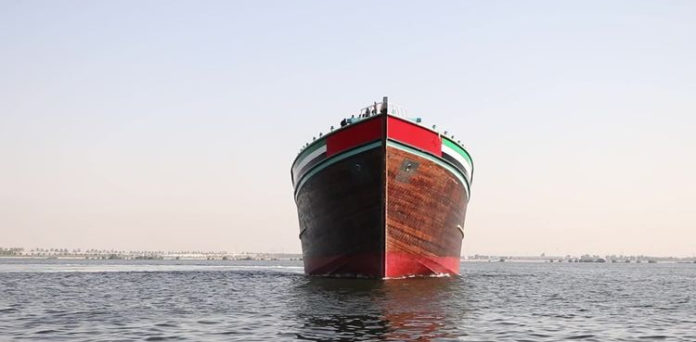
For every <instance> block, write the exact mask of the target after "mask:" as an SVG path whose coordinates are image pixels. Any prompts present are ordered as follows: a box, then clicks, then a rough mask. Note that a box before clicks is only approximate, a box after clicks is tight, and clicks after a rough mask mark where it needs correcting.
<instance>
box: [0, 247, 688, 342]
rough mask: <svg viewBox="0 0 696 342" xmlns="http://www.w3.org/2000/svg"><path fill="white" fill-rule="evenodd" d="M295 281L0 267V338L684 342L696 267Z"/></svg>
mask: <svg viewBox="0 0 696 342" xmlns="http://www.w3.org/2000/svg"><path fill="white" fill-rule="evenodd" d="M27 262H29V263H27ZM121 263H124V262H123V261H121ZM301 270H302V269H301V265H299V264H298V263H288V262H273V263H263V262H238V263H232V262H220V263H210V262H202V263H174V262H159V263H148V264H145V263H127V262H126V263H125V264H118V263H112V262H94V261H90V262H87V261H85V262H76V261H71V262H70V263H61V261H46V262H43V261H11V262H9V261H6V260H0V293H2V296H0V340H8V339H9V340H36V341H44V340H70V341H113V340H119V341H142V340H146V341H170V340H172V341H174V340H193V341H198V340H207V341H215V340H219V341H229V340H238V341H269V340H273V341H277V340H281V341H283V340H311V341H348V340H351V341H353V340H358V341H360V340H385V341H407V340H421V341H429V340H430V341H440V340H443V341H447V340H458V341H558V340H578V341H636V340H641V341H650V340H655V341H659V340H670V341H693V340H696V335H694V330H693V327H694V325H696V320H694V318H693V317H694V313H695V312H696V303H695V302H694V301H693V300H691V296H692V294H693V293H696V292H695V291H696V265H688V264H641V265H630V264H621V265H615V264H603V265H591V264H580V265H579V264H515V263H481V264H473V263H464V264H463V265H462V273H463V275H462V276H461V277H454V278H433V279H407V280H392V281H372V280H350V279H322V278H310V277H305V276H304V275H302V274H301Z"/></svg>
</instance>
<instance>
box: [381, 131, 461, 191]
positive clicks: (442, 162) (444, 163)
mask: <svg viewBox="0 0 696 342" xmlns="http://www.w3.org/2000/svg"><path fill="white" fill-rule="evenodd" d="M387 146H391V147H395V148H398V149H400V150H404V151H406V152H409V153H413V154H415V155H417V156H419V157H423V158H425V159H428V160H430V161H432V162H434V163H436V164H438V165H440V166H442V167H443V168H445V169H446V170H447V171H449V172H451V173H452V174H454V176H455V177H457V179H459V181H460V182H462V184H464V190H465V191H466V196H467V200H468V198H469V196H470V192H469V191H470V185H469V181H468V180H467V179H466V175H464V174H463V173H462V172H461V171H459V170H458V169H457V168H455V167H454V166H452V165H450V163H449V162H447V161H445V160H443V159H440V158H439V157H436V156H433V155H431V154H429V153H425V152H423V151H421V150H418V149H415V148H413V147H409V146H406V145H402V144H400V143H398V142H396V141H393V140H389V141H387Z"/></svg>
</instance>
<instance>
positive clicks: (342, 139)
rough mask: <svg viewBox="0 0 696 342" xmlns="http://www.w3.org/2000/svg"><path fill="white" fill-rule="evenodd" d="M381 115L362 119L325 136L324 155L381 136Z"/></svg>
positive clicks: (329, 155)
mask: <svg viewBox="0 0 696 342" xmlns="http://www.w3.org/2000/svg"><path fill="white" fill-rule="evenodd" d="M382 122H384V120H382V116H375V117H373V118H368V119H364V121H360V122H358V123H355V124H352V125H351V126H350V127H346V128H344V129H342V130H340V131H338V132H336V133H334V134H331V135H329V136H328V137H326V156H327V157H331V156H332V155H334V154H337V153H341V152H343V151H345V150H348V149H350V148H353V147H356V146H360V145H363V144H365V143H368V142H371V141H374V140H377V139H379V138H380V137H382Z"/></svg>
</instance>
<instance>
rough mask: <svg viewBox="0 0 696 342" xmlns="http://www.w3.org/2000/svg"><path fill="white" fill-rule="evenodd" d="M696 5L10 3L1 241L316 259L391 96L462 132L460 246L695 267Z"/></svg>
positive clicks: (5, 5)
mask: <svg viewBox="0 0 696 342" xmlns="http://www.w3.org/2000/svg"><path fill="white" fill-rule="evenodd" d="M694 61H696V2H693V1H640V0H626V1H621V0H616V1H593V0H582V1H524V2H521V1H438V2H430V1H418V2H416V1H375V2H372V1H265V0H261V1H110V2H107V1H12V0H0V246H3V247H12V246H18V247H26V248H35V247H41V248H103V249H123V250H142V249H147V250H225V251H229V252H241V251H259V252H261V251H262V252H290V253H298V252H300V251H301V245H300V241H299V239H298V233H299V224H298V219H297V211H296V207H295V204H294V201H293V189H292V185H291V183H290V164H291V162H292V160H293V159H294V158H295V156H296V155H297V153H298V152H299V149H300V147H301V146H302V145H304V144H305V143H306V142H307V141H310V140H311V137H312V136H314V135H318V133H319V132H322V131H323V132H326V130H327V129H328V127H329V126H331V125H334V126H337V125H338V122H339V121H340V120H341V119H342V118H343V117H344V116H346V115H349V114H353V113H356V112H357V111H358V110H359V109H360V108H361V107H364V106H367V105H369V104H370V103H372V102H373V101H379V100H380V99H381V98H382V96H389V98H390V102H395V103H398V104H400V105H402V106H404V107H406V108H408V110H409V112H410V113H412V114H414V115H417V116H420V117H422V118H423V120H424V122H426V123H428V124H431V123H432V124H437V125H438V127H442V128H443V129H447V130H448V131H449V132H452V133H454V134H455V136H456V137H457V139H460V140H462V142H463V143H464V145H465V146H467V148H468V150H469V151H470V153H471V154H472V156H473V159H474V164H475V176H474V180H473V185H472V197H471V201H470V203H469V208H468V212H467V218H466V223H465V228H464V229H465V231H466V237H465V239H464V242H463V247H462V254H464V255H472V254H495V255H539V254H541V253H546V255H566V254H573V255H578V254H583V253H591V254H600V255H604V254H645V255H654V256H666V255H674V256H693V255H696V210H695V209H694V204H696V182H694V180H693V174H694V170H696V158H695V157H694V151H696V134H694V132H693V131H694V129H695V128H696V95H695V94H696V62H694Z"/></svg>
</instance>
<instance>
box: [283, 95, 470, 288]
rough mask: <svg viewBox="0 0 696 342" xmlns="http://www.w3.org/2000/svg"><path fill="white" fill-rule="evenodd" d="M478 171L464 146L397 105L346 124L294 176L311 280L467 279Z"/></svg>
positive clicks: (313, 145) (301, 158) (323, 139)
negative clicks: (464, 269) (465, 247)
mask: <svg viewBox="0 0 696 342" xmlns="http://www.w3.org/2000/svg"><path fill="white" fill-rule="evenodd" d="M473 172H474V164H473V161H472V158H471V155H470V154H469V152H468V151H467V149H466V148H465V147H464V146H463V145H462V144H461V142H460V141H458V140H455V138H454V136H452V135H448V134H447V132H446V131H444V132H441V131H439V130H438V129H437V127H436V126H434V125H433V126H430V127H426V125H425V124H424V123H423V122H422V120H421V118H419V117H410V116H409V115H408V114H407V112H406V111H405V110H404V109H403V108H402V107H400V106H395V105H390V104H389V101H388V98H387V97H384V98H383V99H382V102H379V103H378V102H373V104H372V105H370V106H367V107H365V108H363V109H362V110H360V111H359V112H357V114H354V115H351V116H349V117H345V118H344V119H343V120H341V121H340V127H336V128H334V127H333V126H331V128H330V130H329V132H327V133H326V134H321V133H320V134H319V136H318V137H316V136H315V137H314V138H313V140H312V141H311V142H310V143H307V144H305V145H304V146H303V148H302V149H301V151H300V153H299V154H298V156H297V157H296V158H295V160H294V161H293V163H292V167H291V170H290V173H291V179H292V185H293V188H294V198H295V203H296V204H297V213H298V219H299V227H300V232H299V238H300V241H301V243H302V260H303V263H304V270H305V273H306V274H308V275H315V276H328V277H365V278H379V279H390V278H406V277H422V276H443V275H456V274H459V265H460V253H461V246H462V239H463V238H464V219H465V216H466V210H467V205H468V203H469V199H470V196H471V182H472V177H473Z"/></svg>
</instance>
